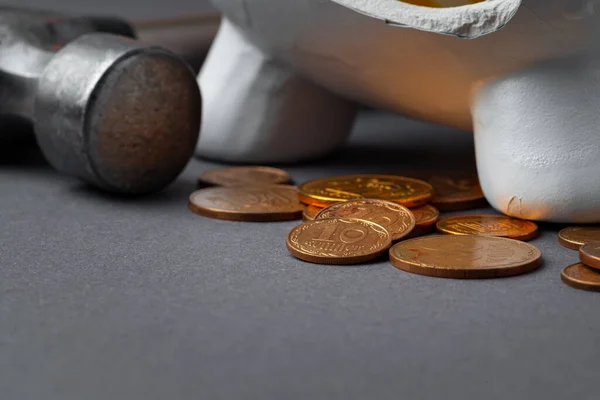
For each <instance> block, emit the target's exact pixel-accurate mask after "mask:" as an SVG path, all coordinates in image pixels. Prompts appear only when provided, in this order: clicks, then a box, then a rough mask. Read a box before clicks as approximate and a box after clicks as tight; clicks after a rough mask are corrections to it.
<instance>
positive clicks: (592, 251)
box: [579, 242, 600, 269]
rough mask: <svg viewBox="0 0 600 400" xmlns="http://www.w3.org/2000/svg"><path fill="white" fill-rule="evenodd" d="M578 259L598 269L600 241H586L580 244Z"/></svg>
mask: <svg viewBox="0 0 600 400" xmlns="http://www.w3.org/2000/svg"><path fill="white" fill-rule="evenodd" d="M579 259H580V260H581V262H582V263H584V264H585V265H587V266H588V267H590V268H594V269H600V242H588V243H586V244H584V245H583V246H581V247H580V248H579Z"/></svg>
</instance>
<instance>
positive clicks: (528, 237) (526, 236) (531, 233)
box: [435, 214, 539, 242]
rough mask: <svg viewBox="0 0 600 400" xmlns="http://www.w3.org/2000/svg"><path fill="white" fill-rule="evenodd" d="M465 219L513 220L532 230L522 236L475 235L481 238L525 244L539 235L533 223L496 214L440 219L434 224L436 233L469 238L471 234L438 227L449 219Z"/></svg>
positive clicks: (455, 216)
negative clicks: (530, 227)
mask: <svg viewBox="0 0 600 400" xmlns="http://www.w3.org/2000/svg"><path fill="white" fill-rule="evenodd" d="M465 217H493V218H507V219H514V220H517V221H522V222H525V223H527V224H531V225H532V227H533V228H534V229H533V230H532V231H529V232H527V233H524V234H522V235H513V236H504V235H492V234H485V233H480V234H477V235H481V236H491V237H499V238H505V239H514V240H519V241H522V242H527V241H529V240H532V239H535V238H536V237H538V235H539V228H538V226H537V224H536V223H535V222H532V221H527V220H524V219H518V218H513V217H508V216H506V215H497V214H468V215H453V216H451V217H445V218H441V219H440V220H438V222H436V224H435V227H436V229H437V230H438V232H441V233H446V234H450V235H455V236H470V235H473V234H472V233H462V232H456V231H452V230H450V229H448V228H443V227H442V226H440V225H441V224H442V223H443V222H445V221H448V220H450V219H460V218H465Z"/></svg>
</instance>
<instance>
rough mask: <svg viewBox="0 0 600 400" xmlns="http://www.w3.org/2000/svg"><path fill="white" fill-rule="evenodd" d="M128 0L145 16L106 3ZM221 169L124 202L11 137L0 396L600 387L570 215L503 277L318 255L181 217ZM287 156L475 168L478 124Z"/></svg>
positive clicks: (455, 392)
mask: <svg viewBox="0 0 600 400" xmlns="http://www.w3.org/2000/svg"><path fill="white" fill-rule="evenodd" d="M19 3H20V4H23V2H19ZM39 3H40V4H43V3H42V1H41V0H40V1H39ZM89 3H90V4H92V3H93V2H89ZM121 3H123V13H124V14H125V15H126V16H132V15H133V13H135V12H136V10H134V9H132V8H131V2H125V1H122V2H113V3H111V2H107V1H104V2H102V8H103V9H102V11H113V10H114V11H119V10H120V8H119V7H118V5H119V4H121ZM125 3H127V4H129V5H128V6H127V7H125ZM177 3H179V2H175V1H173V0H170V1H155V2H149V1H145V2H143V1H141V0H140V1H139V4H144V7H140V15H144V14H145V16H150V15H149V14H150V13H151V11H152V9H151V7H157V8H156V9H154V10H155V12H156V13H158V14H160V13H162V11H159V10H161V9H160V8H159V5H160V7H164V10H165V12H170V13H173V14H175V13H176V12H177V11H188V10H194V7H195V6H191V5H190V6H189V7H188V8H185V6H184V2H182V7H181V9H177V7H175V4H177ZM63 4H65V5H67V4H69V3H68V2H64V3H63ZM71 4H72V5H73V6H74V8H75V6H77V7H79V8H78V9H82V7H83V2H81V1H75V0H73V1H72V2H71ZM112 6H114V8H112ZM199 8H200V7H199ZM142 9H143V10H142ZM215 166H217V165H216V164H212V163H209V162H204V161H198V160H194V161H192V162H191V163H190V165H189V167H188V168H187V170H186V171H185V172H184V173H183V174H182V176H181V177H180V178H179V179H178V180H177V182H176V183H174V184H173V185H172V186H171V187H170V188H169V189H168V190H166V191H164V192H163V193H160V194H157V195H154V196H150V197H147V198H142V199H123V198H116V197H111V196H108V195H105V194H103V193H100V192H98V191H96V190H94V189H91V188H89V187H88V186H86V185H84V184H81V183H79V182H78V181H76V180H74V179H71V178H68V177H63V176H60V175H59V174H57V173H55V172H53V171H52V170H51V169H50V168H49V167H48V166H47V165H46V163H45V162H44V161H43V160H42V159H41V157H40V155H39V153H38V152H37V151H35V149H34V148H33V149H32V148H30V147H25V146H16V145H14V144H7V143H0V224H1V225H0V226H2V229H1V230H0V398H1V399H11V400H12V399H99V400H100V399H102V400H105V399H144V400H147V399H344V400H350V399H454V398H456V399H534V398H545V399H566V398H570V399H592V398H594V399H595V398H597V392H598V391H597V381H598V373H599V368H598V356H599V355H600V354H599V351H598V343H599V340H600V336H599V332H600V331H599V328H600V318H599V311H598V310H599V306H598V300H599V297H598V295H597V294H594V293H588V292H583V291H578V290H574V289H572V288H570V287H568V286H565V285H564V284H562V283H561V281H560V277H559V274H560V271H561V269H562V268H563V267H565V266H566V265H568V264H571V263H573V262H576V260H577V253H576V252H574V251H571V250H567V249H565V248H562V247H560V246H559V245H558V244H557V241H556V231H557V229H559V228H560V227H558V226H551V225H543V226H542V228H543V229H542V235H541V237H540V238H538V239H536V240H534V241H533V242H532V243H533V244H535V245H537V246H538V247H539V248H540V249H541V251H542V253H543V255H544V258H545V263H544V265H543V267H542V268H541V269H540V270H538V271H536V272H534V273H531V274H528V275H524V276H519V277H514V278H507V279H501V280H484V281H459V280H446V279H436V278H428V277H422V276H418V275H411V274H408V273H405V272H402V271H399V270H397V269H395V268H393V267H392V266H391V265H390V264H389V263H388V261H386V260H381V261H380V262H375V263H371V264H369V265H365V266H357V267H328V266H322V265H313V264H307V263H303V262H300V261H298V260H296V259H294V258H292V257H291V256H290V255H289V254H288V253H287V250H286V249H285V245H284V238H285V235H286V234H287V232H288V231H289V230H290V229H291V228H292V227H293V226H294V225H295V222H284V223H270V224H252V223H236V222H227V221H219V220H212V219H207V218H202V217H199V216H196V215H194V214H192V213H191V212H189V211H188V210H187V196H188V195H189V193H191V192H192V191H193V190H194V186H195V180H196V178H197V176H198V175H199V174H200V173H201V172H202V171H204V170H207V169H209V168H213V167H215ZM284 168H285V169H287V170H288V171H289V172H290V173H291V174H292V176H293V178H294V179H295V180H296V181H297V182H301V181H303V180H307V179H312V178H316V177H320V176H327V175H334V174H342V173H357V172H365V173H366V172H394V171H400V170H402V169H405V168H413V169H414V168H416V169H420V168H447V169H457V170H458V169H460V170H468V169H470V168H473V143H472V135H471V134H469V133H463V132H456V131H453V130H451V129H448V128H443V127H437V126H433V125H428V124H423V123H417V122H411V121H408V120H405V119H402V118H400V117H397V116H392V115H387V114H381V113H365V114H363V115H362V116H361V119H360V121H359V123H358V124H357V126H356V129H355V132H354V135H353V136H352V140H351V141H350V143H348V145H347V146H346V147H345V148H344V149H343V150H342V151H340V152H339V153H337V154H335V155H333V156H332V157H330V158H328V159H326V160H321V161H318V162H314V163H310V164H305V165H299V166H284ZM479 211H481V210H479ZM488 211H490V210H488ZM472 212H474V211H472Z"/></svg>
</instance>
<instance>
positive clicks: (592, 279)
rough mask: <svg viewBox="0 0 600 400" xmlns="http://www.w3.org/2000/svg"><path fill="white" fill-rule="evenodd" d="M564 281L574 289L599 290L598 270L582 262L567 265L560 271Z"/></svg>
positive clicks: (599, 274) (599, 276)
mask: <svg viewBox="0 0 600 400" xmlns="http://www.w3.org/2000/svg"><path fill="white" fill-rule="evenodd" d="M560 277H561V279H562V281H563V282H564V283H566V284H567V285H569V286H571V287H574V288H575V289H582V290H591V291H593V292H600V272H598V271H597V270H595V269H592V268H588V267H586V266H585V265H583V264H582V263H577V264H573V265H569V266H568V267H566V268H565V269H563V270H562V272H561V273H560Z"/></svg>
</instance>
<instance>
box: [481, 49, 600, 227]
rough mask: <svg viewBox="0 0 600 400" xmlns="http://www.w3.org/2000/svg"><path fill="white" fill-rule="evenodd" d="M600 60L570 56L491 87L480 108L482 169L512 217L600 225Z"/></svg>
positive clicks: (492, 196)
mask: <svg viewBox="0 0 600 400" xmlns="http://www.w3.org/2000/svg"><path fill="white" fill-rule="evenodd" d="M599 110H600V57H598V56H594V55H580V56H572V57H565V58H561V59H556V60H552V61H547V62H543V63H538V64H537V65H535V66H532V67H530V68H526V69H524V70H522V71H519V72H516V73H514V74H510V75H508V76H505V77H502V78H500V79H498V80H497V81H494V82H491V83H488V84H487V85H485V86H484V87H483V88H481V90H479V91H478V94H477V96H476V99H475V101H474V106H473V115H474V124H475V149H476V153H477V169H478V171H479V179H480V180H481V186H482V188H483V191H484V193H485V195H486V197H487V199H488V200H489V202H490V203H491V204H492V205H493V206H494V207H495V208H497V209H498V210H500V211H502V212H504V213H505V214H508V215H511V216H514V217H519V218H524V219H534V220H546V221H553V222H600V195H599V194H600V193H599V189H600V111H599Z"/></svg>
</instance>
